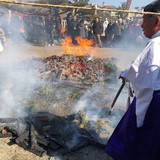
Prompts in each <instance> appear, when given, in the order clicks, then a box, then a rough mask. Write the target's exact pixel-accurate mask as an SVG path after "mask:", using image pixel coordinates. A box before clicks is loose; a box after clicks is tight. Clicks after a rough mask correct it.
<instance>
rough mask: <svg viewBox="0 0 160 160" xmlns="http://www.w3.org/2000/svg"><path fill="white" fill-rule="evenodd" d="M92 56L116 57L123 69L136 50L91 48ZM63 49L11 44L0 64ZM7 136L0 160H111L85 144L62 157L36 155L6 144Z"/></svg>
mask: <svg viewBox="0 0 160 160" xmlns="http://www.w3.org/2000/svg"><path fill="white" fill-rule="evenodd" d="M93 51H94V56H96V57H100V58H111V57H114V58H116V59H117V66H118V67H119V68H120V69H121V70H123V69H125V68H127V67H128V65H129V64H130V63H131V62H132V61H133V60H134V58H135V57H136V55H137V54H138V52H136V51H135V50H133V49H130V50H126V49H122V48H121V49H120V48H119V49H118V48H117V49H113V48H93ZM62 54H64V51H63V49H62V47H61V46H54V47H41V46H33V45H31V44H27V43H20V44H12V45H11V46H10V47H8V48H7V49H6V50H5V51H4V52H3V53H1V54H0V64H3V63H6V64H7V63H11V62H12V61H21V60H23V59H29V58H33V57H38V58H44V57H48V56H52V55H62ZM8 142H9V138H1V139H0V160H48V159H52V160H54V159H55V160H111V158H110V157H109V156H108V155H107V154H106V153H105V151H104V148H103V147H96V146H87V147H85V148H82V149H80V150H77V151H76V152H74V153H73V154H70V155H65V156H62V157H49V156H44V157H38V156H36V155H35V154H33V153H31V152H29V151H26V150H24V149H23V148H21V147H19V146H17V145H16V144H14V145H11V146H10V145H8Z"/></svg>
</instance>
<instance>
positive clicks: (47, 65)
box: [0, 54, 118, 156]
mask: <svg viewBox="0 0 160 160" xmlns="http://www.w3.org/2000/svg"><path fill="white" fill-rule="evenodd" d="M114 63H115V62H114V59H100V58H96V57H93V56H91V55H85V56H74V55H66V54H64V55H62V56H55V55H54V56H51V57H47V58H45V59H38V58H33V59H31V60H26V61H23V62H21V63H19V64H18V65H14V69H13V68H12V67H11V69H12V70H11V72H10V73H12V74H11V75H10V74H9V84H7V85H6V86H8V85H9V86H10V85H11V86H12V87H9V89H7V92H5V95H4V96H5V98H6V99H5V100H6V101H5V102H8V95H12V97H13V99H14V102H18V103H15V104H14V106H13V105H12V104H8V103H6V104H7V105H8V106H7V107H8V108H9V107H12V110H13V111H15V110H16V108H18V107H17V105H18V106H23V107H26V108H25V109H26V110H27V109H30V108H31V111H30V112H29V116H27V117H26V118H23V119H18V118H15V119H10V118H8V119H7V118H0V129H1V134H0V137H7V136H8V137H12V142H14V143H16V144H18V145H19V146H22V147H23V148H25V149H26V150H29V151H31V152H33V153H35V154H36V155H38V156H43V155H44V154H48V155H50V154H67V153H70V152H73V151H75V150H78V149H80V148H81V147H84V146H87V145H91V144H96V145H97V144H99V145H104V144H105V143H106V140H107V138H108V136H109V135H110V133H111V131H112V130H113V127H112V125H111V124H110V122H109V121H108V120H107V119H106V118H103V117H98V118H97V117H95V119H96V120H93V117H94V115H93V114H91V117H89V118H88V115H87V116H86V115H85V112H89V111H88V109H92V111H94V113H98V112H99V113H100V112H101V113H104V107H105V108H106V105H107V103H108V99H107V98H108V97H110V93H109V92H108V91H107V90H106V88H105V87H104V86H102V85H99V83H100V84H102V83H101V82H103V83H104V82H105V86H106V83H107V84H110V82H111V81H113V80H115V79H116V75H117V71H118V70H117V67H116V65H115V64H114ZM15 66H16V67H15ZM4 68H5V67H4ZM24 68H25V69H24ZM31 68H32V74H30V72H29V73H28V71H29V69H31ZM9 69H10V68H9ZM26 70H27V72H26ZM15 71H16V72H15ZM14 73H19V74H18V76H19V77H18V76H17V75H14ZM26 73H27V74H26ZM1 75H3V78H2V79H1V81H2V83H1V84H4V83H5V82H6V81H4V80H5V79H7V78H8V75H7V74H6V72H5V71H4V70H3V74H1ZM26 75H27V76H26ZM33 75H34V76H35V75H36V77H34V76H33ZM37 76H38V79H37ZM17 77H18V78H17ZM22 77H24V78H23V79H22V80H21V78H22ZM34 78H35V80H34ZM39 81H40V83H39ZM33 82H35V83H36V87H35V86H34V85H35V83H33ZM21 83H22V84H23V85H22V86H20V84H21ZM29 83H31V84H29ZM93 85H95V86H94V87H93ZM96 85H97V86H96ZM97 87H100V91H99V89H97ZM89 88H90V89H89ZM91 88H94V89H93V90H92V89H91ZM5 89H6V88H5V85H4V88H3V89H1V92H2V93H3V91H4V90H5ZM88 89H89V90H88ZM24 91H25V92H26V93H24ZM30 91H32V94H29V93H28V92H30ZM86 91H88V93H87V94H88V95H89V96H87V100H86V99H84V97H83V96H84V93H86ZM1 92H0V94H1ZM110 92H111V91H110ZM8 93H9V94H8ZM22 95H24V97H23V96H22ZM26 95H27V96H26ZM85 96H86V95H85ZM81 97H82V101H83V100H84V103H83V102H82V103H83V104H82V105H81V103H80V104H79V106H80V107H81V106H83V105H84V104H85V105H86V106H85V107H86V110H85V109H82V110H83V112H84V113H82V114H81V113H80V112H77V111H81V109H80V108H79V106H78V105H77V102H78V101H81V100H80V99H81ZM88 106H89V107H88ZM7 107H6V106H5V105H4V107H3V108H4V109H5V108H7ZM15 107H16V108H15ZM9 109H10V108H9ZM32 109H33V110H32ZM76 109H77V110H76ZM42 111H45V112H47V113H44V112H42ZM41 112H42V113H41ZM4 113H5V112H4ZM18 113H19V111H18ZM12 114H13V112H12ZM105 117H106V115H105ZM106 124H107V125H106Z"/></svg>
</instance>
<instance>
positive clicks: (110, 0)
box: [89, 0, 154, 9]
mask: <svg viewBox="0 0 160 160" xmlns="http://www.w3.org/2000/svg"><path fill="white" fill-rule="evenodd" d="M153 1H154V0H132V3H131V9H134V8H135V7H142V6H145V5H147V4H149V3H151V2H153ZM89 2H90V3H94V4H102V3H103V2H104V3H105V4H106V5H114V6H116V7H118V6H120V5H121V2H127V0H89Z"/></svg>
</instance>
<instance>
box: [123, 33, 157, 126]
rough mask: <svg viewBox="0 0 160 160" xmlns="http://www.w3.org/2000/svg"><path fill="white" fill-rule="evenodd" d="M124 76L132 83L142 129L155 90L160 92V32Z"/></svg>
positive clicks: (138, 121) (153, 37) (138, 123)
mask: <svg viewBox="0 0 160 160" xmlns="http://www.w3.org/2000/svg"><path fill="white" fill-rule="evenodd" d="M122 76H123V77H125V78H127V79H128V80H129V81H130V82H131V83H132V86H133V89H134V92H135V96H136V116H137V127H141V126H142V125H143V121H144V118H145V115H146V112H147V109H148V107H149V104H150V102H151V100H152V95H153V92H154V90H160V32H157V33H156V34H154V35H153V36H152V38H151V39H150V40H149V42H148V44H147V45H146V47H145V48H144V49H143V51H142V52H141V53H140V54H139V55H138V57H137V58H136V59H135V61H134V62H133V63H132V65H131V67H130V69H129V70H128V71H127V72H125V74H123V75H122Z"/></svg>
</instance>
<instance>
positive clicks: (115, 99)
mask: <svg viewBox="0 0 160 160" xmlns="http://www.w3.org/2000/svg"><path fill="white" fill-rule="evenodd" d="M124 86H125V82H123V83H122V85H121V86H120V88H119V90H118V92H117V94H116V96H115V98H114V100H113V102H112V104H111V109H110V111H109V115H111V113H112V111H113V109H114V105H115V103H116V101H117V99H118V97H119V95H120V93H121V91H122V89H123V87H124Z"/></svg>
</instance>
